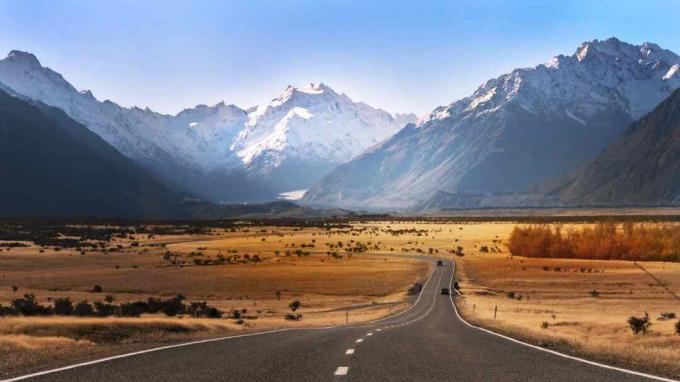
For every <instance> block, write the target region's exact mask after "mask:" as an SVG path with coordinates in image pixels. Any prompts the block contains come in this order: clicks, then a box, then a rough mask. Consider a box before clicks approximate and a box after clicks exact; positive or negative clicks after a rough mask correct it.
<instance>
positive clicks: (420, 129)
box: [302, 38, 680, 208]
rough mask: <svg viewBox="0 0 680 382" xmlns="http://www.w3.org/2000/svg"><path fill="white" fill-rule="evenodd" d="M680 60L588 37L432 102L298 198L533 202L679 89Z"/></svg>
mask: <svg viewBox="0 0 680 382" xmlns="http://www.w3.org/2000/svg"><path fill="white" fill-rule="evenodd" d="M679 65H680V57H679V56H677V55H676V54H675V53H673V52H671V51H668V50H665V49H662V48H661V47H659V46H658V45H655V44H652V43H644V44H642V45H631V44H628V43H625V42H622V41H619V40H618V39H616V38H610V39H607V40H604V41H599V40H594V41H591V42H586V43H584V44H582V45H581V46H580V47H579V48H578V49H577V50H576V52H575V53H574V54H573V55H570V56H563V55H560V56H557V57H553V58H552V59H551V60H549V61H548V62H547V63H545V64H542V65H538V66H536V67H533V68H527V69H516V70H514V71H512V72H511V73H508V74H504V75H502V76H500V77H498V78H495V79H492V80H489V81H487V82H486V83H485V84H483V85H482V86H480V87H479V88H478V89H477V90H476V91H475V92H474V93H473V94H472V95H471V96H470V97H466V98H463V99H461V100H459V101H456V102H453V103H451V104H449V105H447V106H441V107H438V108H436V109H434V110H433V111H432V112H431V113H430V114H429V115H427V116H425V117H423V118H421V119H420V120H419V121H418V122H417V123H415V124H409V125H407V126H406V127H404V128H403V129H402V130H401V131H399V132H398V133H397V134H395V135H394V136H392V137H391V138H389V139H387V140H385V141H384V142H383V143H381V144H379V145H377V146H374V147H372V148H371V149H369V150H367V151H366V152H364V153H363V154H362V155H360V156H358V157H357V158H355V159H353V160H352V161H350V162H348V163H345V164H342V165H340V166H338V167H337V168H336V169H335V170H333V171H332V172H331V173H329V174H328V175H326V176H325V177H324V178H323V179H322V180H321V181H320V182H319V183H317V184H316V185H314V186H313V187H311V188H310V189H309V190H308V191H307V193H306V194H305V195H304V197H303V199H302V201H303V202H306V203H310V204H329V205H336V206H343V207H354V208H356V207H362V208H369V207H371V208H376V207H377V208H412V207H414V206H417V205H421V204H423V203H427V201H428V200H431V198H437V199H438V200H439V201H440V202H441V201H442V200H443V199H446V200H447V202H446V203H444V204H450V205H449V206H448V207H457V206H463V207H466V206H469V203H470V202H471V200H473V202H472V203H473V204H479V203H483V201H484V200H486V201H489V200H491V204H492V205H494V204H521V203H523V201H527V200H529V201H531V204H534V203H535V201H534V199H536V198H535V197H533V196H532V195H527V194H526V190H527V189H530V188H531V187H532V186H533V185H536V184H540V183H541V182H544V181H546V179H548V178H554V177H558V176H560V175H562V174H564V173H567V172H569V171H573V170H574V169H576V168H579V167H580V166H583V165H584V164H586V163H588V162H589V161H591V160H592V159H593V158H595V156H597V155H598V154H599V153H600V151H601V150H602V149H604V148H605V147H606V146H607V145H609V144H610V143H612V142H613V141H614V140H615V139H616V138H618V137H619V135H620V134H622V133H623V132H624V130H625V129H626V128H627V126H628V125H630V123H632V122H633V121H635V120H637V119H638V118H640V117H642V116H643V115H644V114H646V113H648V112H649V111H651V110H652V109H653V108H654V107H655V106H656V105H657V104H658V103H659V102H661V101H662V100H663V99H665V98H666V97H668V96H669V95H670V94H671V93H672V92H673V90H674V89H676V88H678V87H680V73H679V70H678V67H679ZM443 195H445V196H446V197H445V198H442V196H443ZM474 199H479V200H477V201H474ZM537 199H538V200H544V198H543V197H538V198H537ZM480 200H481V201H480ZM459 203H460V204H459ZM437 204H438V205H439V206H440V207H442V203H437Z"/></svg>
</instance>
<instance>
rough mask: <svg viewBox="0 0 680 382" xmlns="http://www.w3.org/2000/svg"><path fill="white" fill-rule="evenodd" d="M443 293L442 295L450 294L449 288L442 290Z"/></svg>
mask: <svg viewBox="0 0 680 382" xmlns="http://www.w3.org/2000/svg"><path fill="white" fill-rule="evenodd" d="M441 293H442V294H446V295H448V294H450V291H449V288H442V292H441Z"/></svg>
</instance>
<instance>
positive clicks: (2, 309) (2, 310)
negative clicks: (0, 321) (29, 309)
mask: <svg viewBox="0 0 680 382" xmlns="http://www.w3.org/2000/svg"><path fill="white" fill-rule="evenodd" d="M18 315H19V312H17V310H16V309H14V308H13V307H11V306H3V305H2V304H0V317H3V316H18Z"/></svg>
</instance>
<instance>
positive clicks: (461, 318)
mask: <svg viewBox="0 0 680 382" xmlns="http://www.w3.org/2000/svg"><path fill="white" fill-rule="evenodd" d="M453 266H454V270H453V273H452V274H451V283H452V284H453V277H454V275H455V273H456V268H455V263H453ZM449 298H450V299H451V305H452V306H453V310H454V311H455V312H456V316H458V319H459V320H460V321H462V322H463V323H464V324H465V325H467V326H469V327H471V328H474V329H477V330H481V331H483V332H486V333H488V334H491V335H494V336H497V337H501V338H503V339H506V340H508V341H512V342H514V343H517V344H520V345H524V346H527V347H530V348H533V349H536V350H540V351H543V352H546V353H550V354H553V355H556V356H559V357H562V358H567V359H570V360H573V361H578V362H582V363H586V364H588V365H592V366H598V367H601V368H604V369H609V370H616V371H619V372H622V373H626V374H631V375H636V376H639V377H645V378H649V379H654V380H657V381H665V382H680V381H678V380H675V379H670V378H664V377H659V376H657V375H653V374H647V373H643V372H639V371H635V370H629V369H624V368H622V367H616V366H610V365H606V364H604V363H599V362H595V361H589V360H587V359H584V358H579V357H575V356H572V355H568V354H564V353H560V352H558V351H555V350H550V349H546V348H543V347H540V346H536V345H532V344H530V343H527V342H524V341H520V340H518V339H515V338H512V337H508V336H506V335H503V334H500V333H496V332H494V331H492V330H489V329H485V328H482V327H479V326H476V325H473V324H471V323H469V322H468V321H466V320H465V319H464V318H463V317H461V315H460V313H458V308H456V304H454V303H453V295H449Z"/></svg>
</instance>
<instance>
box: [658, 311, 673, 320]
mask: <svg viewBox="0 0 680 382" xmlns="http://www.w3.org/2000/svg"><path fill="white" fill-rule="evenodd" d="M674 319H675V313H673V312H663V313H661V314H660V317H659V320H662V321H663V320H674Z"/></svg>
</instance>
